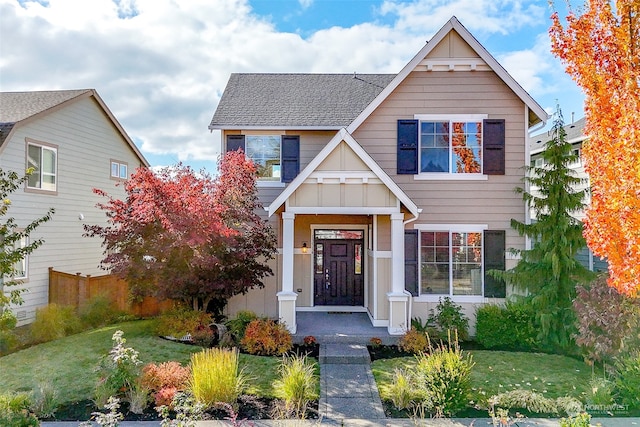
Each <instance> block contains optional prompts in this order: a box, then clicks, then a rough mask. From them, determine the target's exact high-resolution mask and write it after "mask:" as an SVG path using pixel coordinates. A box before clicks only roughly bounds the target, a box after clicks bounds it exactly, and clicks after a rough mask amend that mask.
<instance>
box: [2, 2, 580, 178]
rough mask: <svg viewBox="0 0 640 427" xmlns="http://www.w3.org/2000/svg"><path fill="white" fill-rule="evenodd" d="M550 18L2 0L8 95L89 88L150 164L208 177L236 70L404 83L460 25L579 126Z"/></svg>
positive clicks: (468, 5) (458, 6)
mask: <svg viewBox="0 0 640 427" xmlns="http://www.w3.org/2000/svg"><path fill="white" fill-rule="evenodd" d="M556 3H557V7H558V8H559V12H560V14H561V16H565V15H566V10H565V9H564V5H565V1H564V0H556ZM551 13H552V10H551V8H550V7H549V6H548V4H547V1H546V0H411V1H400V0H350V1H349V0H342V1H339V0H215V1H211V0H182V1H177V0H176V1H170V0H91V1H87V0H46V1H45V0H39V1H34V0H0V90H1V91H25V90H56V89H78V88H94V89H96V90H97V91H98V93H99V94H100V96H101V97H102V98H103V99H104V101H105V102H106V104H107V106H108V107H109V108H110V109H111V111H112V112H113V113H114V115H115V116H116V118H117V119H118V120H119V121H120V122H121V124H122V125H123V127H124V128H125V130H126V131H127V133H128V134H129V135H130V136H131V137H132V138H133V139H134V141H135V142H136V144H138V146H139V147H140V149H141V151H142V152H143V154H144V155H145V156H146V157H147V159H148V160H149V161H150V163H151V164H152V165H153V166H168V165H172V164H175V163H176V162H178V161H182V162H183V163H185V164H189V165H191V166H193V167H194V168H195V169H200V168H205V169H207V170H208V171H209V172H213V171H214V168H215V160H216V158H217V156H218V155H219V141H220V135H219V134H218V133H217V132H214V133H210V132H209V131H208V129H207V126H208V124H209V121H210V120H211V116H212V115H213V112H214V111H215V108H216V106H217V103H218V101H219V99H220V96H221V95H222V91H223V90H224V87H225V84H226V82H227V80H228V78H229V75H230V73H232V72H313V73H319V72H331V73H353V72H359V73H396V72H398V71H400V69H401V68H402V67H403V66H404V65H405V64H406V63H407V62H408V61H409V60H410V59H411V58H412V57H413V56H414V55H415V54H416V53H417V52H418V51H419V50H420V49H421V48H422V47H423V46H424V43H425V42H426V41H427V40H428V39H429V38H430V37H431V36H432V35H433V34H434V33H435V32H436V31H437V30H438V29H439V28H440V27H441V26H442V25H444V24H445V22H446V21H447V20H448V19H450V18H451V16H453V15H455V16H456V17H457V18H458V19H459V20H460V21H461V22H462V24H463V25H465V26H466V27H467V29H468V30H469V31H471V33H472V34H473V35H474V36H475V37H476V38H477V39H478V40H479V41H480V43H482V44H483V45H484V46H485V48H487V50H488V51H489V52H490V53H491V54H492V55H493V56H495V57H496V59H497V60H498V61H499V62H500V63H501V64H502V65H503V66H504V67H505V68H506V69H507V71H508V72H509V73H511V74H512V75H513V76H514V78H515V79H516V80H517V81H518V82H519V83H520V84H521V85H522V86H523V87H524V88H525V89H526V90H527V91H528V92H529V93H530V94H531V95H532V96H533V97H534V99H536V100H537V101H538V102H539V103H540V105H542V107H544V108H545V109H547V110H548V111H549V112H551V111H552V110H553V108H554V106H555V104H556V100H557V101H558V102H559V103H560V106H561V107H562V109H563V112H564V116H565V119H566V120H567V121H569V120H570V117H571V112H575V114H576V118H579V117H581V116H582V106H583V105H582V103H583V96H582V94H581V92H580V90H579V89H578V88H577V86H576V85H575V83H573V82H572V81H571V79H570V78H569V77H568V76H566V74H565V73H564V71H563V67H562V65H561V64H560V62H559V61H558V60H557V59H556V58H554V57H553V56H552V55H551V54H550V53H549V38H548V35H547V31H548V27H549V25H550V19H549V16H550V15H551Z"/></svg>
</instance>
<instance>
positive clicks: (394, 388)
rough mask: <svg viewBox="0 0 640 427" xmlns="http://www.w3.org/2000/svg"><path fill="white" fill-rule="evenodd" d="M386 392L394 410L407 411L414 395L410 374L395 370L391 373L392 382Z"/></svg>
mask: <svg viewBox="0 0 640 427" xmlns="http://www.w3.org/2000/svg"><path fill="white" fill-rule="evenodd" d="M387 392H388V394H389V397H390V398H391V403H393V406H395V408H396V409H408V408H409V407H410V406H411V403H412V402H413V399H414V395H415V393H414V391H413V383H412V378H411V374H410V373H408V372H407V371H405V370H403V369H397V368H396V369H395V370H394V372H393V382H392V383H391V385H390V386H389V388H388V389H387Z"/></svg>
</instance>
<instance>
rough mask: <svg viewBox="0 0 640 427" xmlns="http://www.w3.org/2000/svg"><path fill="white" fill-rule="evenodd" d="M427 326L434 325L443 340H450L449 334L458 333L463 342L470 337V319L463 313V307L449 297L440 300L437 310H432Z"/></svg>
mask: <svg viewBox="0 0 640 427" xmlns="http://www.w3.org/2000/svg"><path fill="white" fill-rule="evenodd" d="M427 325H428V326H430V325H433V326H434V327H435V328H436V330H437V332H438V334H439V336H438V338H440V339H442V340H446V339H448V337H449V336H450V335H449V332H451V333H454V332H456V333H457V336H458V338H459V339H460V340H462V341H464V340H466V339H467V338H468V337H469V319H468V318H467V316H465V315H464V314H463V313H462V306H459V305H457V304H456V303H454V302H453V300H452V299H451V298H449V297H444V298H440V300H439V301H438V305H437V306H436V310H435V311H434V310H433V309H431V312H430V314H429V319H427Z"/></svg>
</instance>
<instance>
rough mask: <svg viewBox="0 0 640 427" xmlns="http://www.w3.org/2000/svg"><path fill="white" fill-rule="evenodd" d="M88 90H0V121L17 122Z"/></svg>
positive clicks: (88, 90)
mask: <svg viewBox="0 0 640 427" xmlns="http://www.w3.org/2000/svg"><path fill="white" fill-rule="evenodd" d="M90 91H91V89H79V90H54V91H42V92H0V123H16V122H19V121H21V120H24V119H26V118H29V117H31V116H33V115H35V114H38V113H41V112H43V111H45V110H48V109H49V108H52V107H55V106H56V105H59V104H62V103H63V102H65V101H68V100H70V99H72V98H75V97H76V96H78V95H82V94H83V93H86V92H90Z"/></svg>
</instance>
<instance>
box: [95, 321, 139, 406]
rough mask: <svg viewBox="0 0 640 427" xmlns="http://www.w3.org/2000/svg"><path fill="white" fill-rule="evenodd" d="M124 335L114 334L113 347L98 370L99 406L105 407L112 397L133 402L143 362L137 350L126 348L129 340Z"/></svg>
mask: <svg viewBox="0 0 640 427" xmlns="http://www.w3.org/2000/svg"><path fill="white" fill-rule="evenodd" d="M123 335H124V332H122V331H116V332H115V333H114V334H113V337H112V338H111V340H112V341H113V347H112V348H111V350H110V351H109V354H107V355H105V356H103V358H102V359H101V361H100V364H99V365H98V368H97V369H96V370H97V371H98V375H99V380H98V384H97V386H96V392H95V403H96V405H97V406H100V407H101V406H105V404H107V403H108V399H109V397H111V396H119V397H123V398H125V399H126V400H128V401H131V399H130V398H131V394H132V393H134V392H135V391H136V386H137V383H136V380H137V378H138V376H139V374H140V365H141V364H142V362H141V361H140V359H139V357H138V355H139V354H138V352H137V351H136V350H134V349H133V348H131V347H125V343H126V342H127V340H126V339H125V338H124V337H123Z"/></svg>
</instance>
